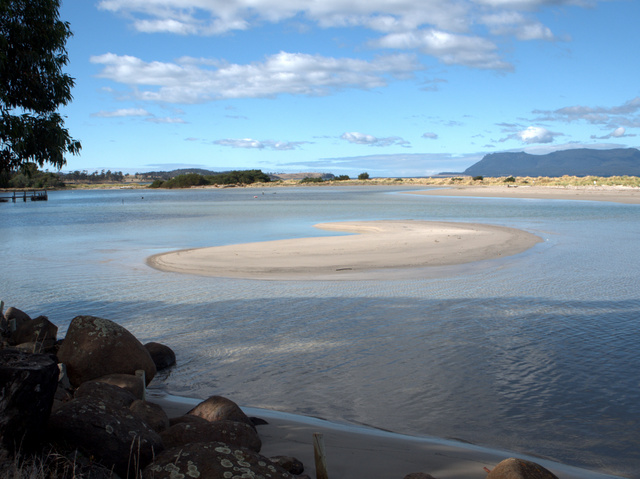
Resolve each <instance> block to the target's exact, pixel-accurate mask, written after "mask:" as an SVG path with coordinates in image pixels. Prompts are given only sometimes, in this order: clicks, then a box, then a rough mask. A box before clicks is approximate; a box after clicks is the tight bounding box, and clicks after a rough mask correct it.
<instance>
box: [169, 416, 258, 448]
mask: <svg viewBox="0 0 640 479" xmlns="http://www.w3.org/2000/svg"><path fill="white" fill-rule="evenodd" d="M160 437H162V442H163V443H164V445H165V447H166V448H167V449H169V448H171V447H177V446H183V445H185V444H188V443H191V442H223V443H225V444H228V445H229V446H233V447H244V448H247V449H250V450H251V451H254V452H260V448H261V447H262V441H261V440H260V437H259V436H258V433H257V432H256V431H255V429H254V428H252V427H251V426H249V425H247V424H244V423H242V422H236V421H225V420H222V421H215V422H204V423H193V424H189V423H180V424H175V425H174V426H171V427H170V428H169V429H167V430H166V431H164V432H162V433H160Z"/></svg>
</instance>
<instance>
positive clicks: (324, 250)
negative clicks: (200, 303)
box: [147, 220, 542, 280]
mask: <svg viewBox="0 0 640 479" xmlns="http://www.w3.org/2000/svg"><path fill="white" fill-rule="evenodd" d="M315 227H317V228H320V229H323V230H331V231H336V232H340V233H343V234H341V235H337V236H320V237H309V238H299V239H285V240H277V241H264V242H258V243H243V244H234V245H226V246H216V247H210V248H197V249H187V250H180V251H173V252H168V253H161V254H157V255H154V256H151V257H150V258H148V259H147V264H148V265H149V266H151V267H153V268H156V269H159V270H162V271H171V272H178V273H187V274H195V275H201V276H218V277H231V278H255V279H280V280H300V279H303V280H313V279H328V280H333V279H358V278H361V277H366V278H367V279H375V278H383V277H385V276H386V275H387V274H388V273H389V271H390V270H393V271H394V272H396V273H397V272H399V271H403V270H404V271H407V270H409V269H414V268H425V267H433V266H452V265H460V264H465V263H471V262H475V261H481V260H488V259H496V258H502V257H506V256H511V255H515V254H518V253H522V252H524V251H526V250H527V249H529V248H531V247H532V246H534V245H535V244H537V243H539V242H541V241H542V239H541V238H540V237H538V236H536V235H534V234H532V233H528V232H526V231H523V230H519V229H515V228H507V227H504V226H494V225H485V224H475V223H449V222H433V221H412V220H389V221H350V222H337V223H321V224H317V225H315ZM344 233H347V234H344Z"/></svg>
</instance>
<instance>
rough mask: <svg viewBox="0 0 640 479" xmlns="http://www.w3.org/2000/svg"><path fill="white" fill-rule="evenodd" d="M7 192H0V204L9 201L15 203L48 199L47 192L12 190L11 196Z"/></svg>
mask: <svg viewBox="0 0 640 479" xmlns="http://www.w3.org/2000/svg"><path fill="white" fill-rule="evenodd" d="M8 193H11V192H9V191H5V192H0V203H8V202H9V200H11V201H12V202H13V203H15V202H17V201H24V202H25V203H26V202H27V200H30V201H47V200H48V199H49V194H48V193H47V190H21V191H17V190H14V191H13V192H12V193H13V194H12V195H9V194H8Z"/></svg>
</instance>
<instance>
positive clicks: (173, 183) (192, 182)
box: [162, 173, 209, 188]
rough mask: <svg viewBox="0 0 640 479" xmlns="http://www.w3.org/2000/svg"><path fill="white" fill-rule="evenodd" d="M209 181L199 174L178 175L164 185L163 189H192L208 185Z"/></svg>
mask: <svg viewBox="0 0 640 479" xmlns="http://www.w3.org/2000/svg"><path fill="white" fill-rule="evenodd" d="M208 184H209V182H208V181H207V179H206V178H205V177H204V176H202V175H199V174H197V173H188V174H186V175H178V176H176V177H175V178H171V179H170V180H167V181H165V182H164V183H163V185H162V187H163V188H191V187H192V186H203V185H208Z"/></svg>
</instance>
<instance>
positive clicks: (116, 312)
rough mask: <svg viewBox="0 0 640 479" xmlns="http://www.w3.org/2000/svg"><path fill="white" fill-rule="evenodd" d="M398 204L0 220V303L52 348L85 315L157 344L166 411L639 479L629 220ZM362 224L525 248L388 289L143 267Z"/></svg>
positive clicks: (309, 199) (211, 200)
mask: <svg viewBox="0 0 640 479" xmlns="http://www.w3.org/2000/svg"><path fill="white" fill-rule="evenodd" d="M405 190H407V189H406V188H405ZM402 191H403V188H402V187H401V186H400V187H395V188H392V187H388V188H386V187H374V188H371V187H358V188H354V187H335V188H328V187H325V188H322V187H320V188H317V187H310V188H292V189H284V188H280V189H265V190H264V194H263V192H262V190H259V189H256V190H254V189H251V190H247V189H225V190H194V191H140V190H115V191H68V192H53V193H51V194H50V199H49V201H48V202H38V203H31V202H29V203H17V204H11V203H9V204H0V244H2V248H1V250H0V261H1V264H2V275H1V276H0V299H3V300H4V301H5V303H6V305H7V306H12V305H13V306H17V307H19V308H21V309H23V310H25V311H26V312H28V313H30V314H31V315H32V316H36V315H39V314H45V315H47V316H49V318H50V319H51V320H53V321H54V322H55V323H56V324H58V325H59V326H60V328H61V334H64V331H65V330H66V328H67V326H68V324H69V322H70V321H71V319H72V318H73V317H74V316H76V315H79V314H91V315H96V316H102V317H105V318H108V319H112V320H114V321H117V322H118V323H120V324H122V325H124V326H125V327H127V328H129V329H130V330H131V331H132V332H133V333H134V334H135V335H136V336H137V337H138V338H140V339H141V340H142V341H143V342H147V341H160V342H163V343H166V344H169V345H170V346H171V347H172V348H173V349H174V350H175V351H176V353H177V356H178V365H177V367H175V368H174V369H172V370H171V372H170V373H168V374H164V375H163V376H160V377H159V381H157V382H158V384H159V386H160V387H163V388H165V389H166V390H167V391H168V392H170V393H173V394H177V395H184V396H191V397H200V398H204V397H207V396H209V395H211V394H220V395H225V396H228V397H230V398H231V399H233V400H235V401H236V402H238V403H240V404H242V405H246V406H256V407H267V408H272V409H277V410H282V411H288V412H292V413H300V414H306V415H313V416H318V417H323V418H327V419H330V420H335V421H339V422H348V423H355V424H367V425H371V426H375V427H379V428H384V429H388V430H392V431H396V432H401V433H408V434H414V435H428V436H439V437H445V438H456V439H460V440H464V441H469V442H473V443H476V444H481V445H486V446H491V447H498V448H501V449H507V450H511V451H515V452H520V453H529V454H534V455H540V456H544V457H546V458H549V459H553V460H558V461H561V462H565V463H567V464H572V465H577V466H581V467H586V468H589V469H592V470H596V471H601V472H607V473H611V474H619V475H622V476H626V477H634V478H640V473H639V472H638V471H640V374H639V371H640V254H638V253H639V248H638V238H639V235H640V221H638V220H639V219H640V209H639V208H640V207H639V206H638V205H621V204H613V203H599V202H579V201H550V200H523V199H520V200H510V199H481V198H450V197H449V198H447V197H442V198H438V197H433V196H419V195H407V194H401V192H402ZM254 195H258V198H254ZM378 219H416V220H438V221H441V220H451V221H470V222H481V223H490V224H497V225H504V226H511V227H516V228H522V229H525V230H527V231H531V232H533V233H535V234H538V235H539V236H541V237H542V238H543V239H544V243H541V244H539V245H537V246H535V247H534V248H532V249H531V250H529V251H528V252H526V253H523V254H521V255H518V256H514V257H511V258H505V259H501V260H496V261H488V262H480V263H475V264H473V265H467V266H464V267H457V268H442V269H440V270H437V271H432V270H423V271H416V274H415V277H412V278H411V279H391V280H388V281H335V282H334V281H317V282H314V281H299V282H293V281H253V280H233V279H220V278H203V277H196V276H189V275H180V274H175V273H164V272H160V271H156V270H153V269H151V268H149V267H147V266H146V265H145V262H144V261H145V258H146V257H148V256H149V255H152V254H155V253H159V252H164V251H169V250H173V249H181V248H192V247H201V246H213V245H224V244H231V243H239V242H249V241H263V240H275V239H282V238H295V237H305V236H311V235H314V236H324V235H331V234H334V233H331V232H328V231H322V230H317V229H315V228H313V224H315V223H319V222H325V221H341V220H378Z"/></svg>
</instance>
